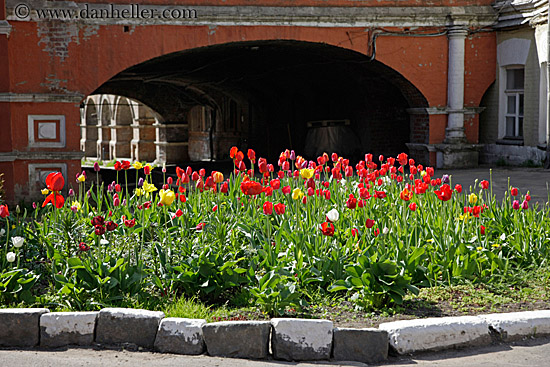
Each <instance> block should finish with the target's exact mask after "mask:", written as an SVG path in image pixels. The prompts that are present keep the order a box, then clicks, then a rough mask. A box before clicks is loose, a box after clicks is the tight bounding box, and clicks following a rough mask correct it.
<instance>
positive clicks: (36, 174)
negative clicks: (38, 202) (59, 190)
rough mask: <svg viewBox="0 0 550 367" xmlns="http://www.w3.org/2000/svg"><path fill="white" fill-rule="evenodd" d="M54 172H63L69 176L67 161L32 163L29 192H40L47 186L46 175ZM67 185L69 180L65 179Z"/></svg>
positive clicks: (30, 165)
mask: <svg viewBox="0 0 550 367" xmlns="http://www.w3.org/2000/svg"><path fill="white" fill-rule="evenodd" d="M52 172H61V174H62V175H63V177H65V178H67V164H66V163H30V164H29V192H40V190H41V189H43V188H45V187H46V177H48V175H49V174H50V173H52ZM65 186H67V180H65Z"/></svg>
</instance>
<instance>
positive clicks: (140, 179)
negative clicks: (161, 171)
mask: <svg viewBox="0 0 550 367" xmlns="http://www.w3.org/2000/svg"><path fill="white" fill-rule="evenodd" d="M143 182H144V180H143V177H140V178H139V180H138V187H142V186H143Z"/></svg>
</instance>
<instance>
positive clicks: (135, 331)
mask: <svg viewBox="0 0 550 367" xmlns="http://www.w3.org/2000/svg"><path fill="white" fill-rule="evenodd" d="M0 325H1V327H0V347H8V348H18V347H36V346H38V345H40V346H41V347H62V346H68V345H92V344H94V343H96V344H103V345H119V346H120V345H133V346H138V347H144V348H147V349H150V350H155V351H158V352H169V353H177V354H202V353H204V351H205V346H206V348H207V351H208V354H210V355H217V356H226V357H237V358H255V359H265V358H267V357H268V356H269V353H268V351H269V348H268V345H269V344H268V343H269V340H270V336H271V349H272V351H273V358H274V359H283V360H304V361H306V360H322V359H325V360H326V359H329V358H331V356H332V358H333V359H335V360H346V361H359V362H364V363H371V364H372V363H380V362H381V361H383V360H385V359H387V355H388V349H389V347H391V348H393V349H394V350H395V351H397V352H398V353H400V354H405V353H415V352H422V351H434V350H441V349H448V348H457V347H464V346H470V345H475V346H480V345H484V344H489V343H491V341H494V340H504V341H511V340H517V339H521V338H524V337H537V336H545V335H550V310H543V311H527V312H514V313H499V314H488V315H480V316H462V317H440V318H429V319H416V320H403V321H395V322H389V323H383V324H381V325H380V326H379V328H378V329H369V328H365V329H351V328H333V324H332V322H331V321H329V320H316V319H291V318H275V319H272V320H271V321H231V322H218V323H210V324H207V323H206V321H205V320H195V319H184V318H164V313H162V312H154V311H147V310H133V309H124V308H105V309H103V310H101V311H99V312H52V313H50V312H49V310H48V309H45V308H39V309H28V308H24V309H0Z"/></svg>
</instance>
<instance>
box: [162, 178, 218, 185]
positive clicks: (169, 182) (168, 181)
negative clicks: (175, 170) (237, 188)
mask: <svg viewBox="0 0 550 367" xmlns="http://www.w3.org/2000/svg"><path fill="white" fill-rule="evenodd" d="M222 181H223V180H222ZM173 182H174V179H173V178H172V177H168V178H167V179H166V183H167V184H168V185H172V183H173Z"/></svg>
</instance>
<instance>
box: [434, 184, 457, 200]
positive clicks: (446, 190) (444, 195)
mask: <svg viewBox="0 0 550 367" xmlns="http://www.w3.org/2000/svg"><path fill="white" fill-rule="evenodd" d="M434 192H435V194H436V195H437V197H438V198H439V200H441V201H447V200H449V199H451V196H452V194H453V191H452V190H451V187H450V186H449V185H448V184H445V185H443V186H441V187H440V188H439V190H435V191H434Z"/></svg>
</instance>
